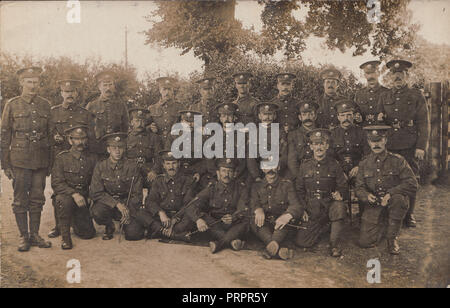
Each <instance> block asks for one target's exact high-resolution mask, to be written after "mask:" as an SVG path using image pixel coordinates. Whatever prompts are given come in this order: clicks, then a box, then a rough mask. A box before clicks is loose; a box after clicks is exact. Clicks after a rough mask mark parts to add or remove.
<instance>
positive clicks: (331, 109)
mask: <svg viewBox="0 0 450 308" xmlns="http://www.w3.org/2000/svg"><path fill="white" fill-rule="evenodd" d="M342 99H345V97H343V96H339V95H335V96H329V95H326V94H324V95H323V96H322V97H321V98H320V99H319V101H318V104H319V110H318V112H317V123H318V124H319V126H320V127H322V128H326V129H331V128H334V127H337V126H338V125H339V120H338V118H337V113H336V107H335V105H336V102H338V101H340V100H342Z"/></svg>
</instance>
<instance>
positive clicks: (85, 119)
mask: <svg viewBox="0 0 450 308" xmlns="http://www.w3.org/2000/svg"><path fill="white" fill-rule="evenodd" d="M58 84H59V86H60V88H61V96H62V97H63V99H64V101H63V103H62V104H60V105H57V106H54V107H52V109H51V116H50V124H51V126H50V133H51V136H52V138H51V144H52V153H51V154H52V155H51V157H52V159H51V160H50V163H51V164H52V163H53V161H54V158H55V157H56V155H58V153H60V152H62V151H67V150H69V149H70V148H71V145H70V144H69V141H68V140H66V138H65V134H64V132H65V131H66V130H67V129H69V128H71V127H74V126H78V125H86V126H87V127H88V144H89V145H90V147H91V148H92V147H93V146H94V145H95V134H94V118H93V115H92V113H90V112H89V111H87V110H86V109H85V108H83V107H81V106H80V104H79V102H78V101H77V98H78V97H79V88H80V86H81V81H79V80H73V79H64V80H59V81H58ZM88 144H87V145H88ZM52 203H53V207H54V214H55V223H56V224H55V228H53V230H52V231H51V232H50V233H49V234H48V237H50V238H55V237H58V236H59V235H60V232H59V229H60V228H59V218H58V217H59V215H58V214H57V207H56V206H55V205H56V203H55V196H54V195H53V196H52Z"/></svg>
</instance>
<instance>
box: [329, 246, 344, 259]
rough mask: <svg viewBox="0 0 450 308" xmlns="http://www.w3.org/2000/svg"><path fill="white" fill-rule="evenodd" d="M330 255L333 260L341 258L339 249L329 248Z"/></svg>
mask: <svg viewBox="0 0 450 308" xmlns="http://www.w3.org/2000/svg"><path fill="white" fill-rule="evenodd" d="M330 255H331V256H332V257H333V258H339V257H340V256H342V251H341V249H340V248H339V247H331V249H330Z"/></svg>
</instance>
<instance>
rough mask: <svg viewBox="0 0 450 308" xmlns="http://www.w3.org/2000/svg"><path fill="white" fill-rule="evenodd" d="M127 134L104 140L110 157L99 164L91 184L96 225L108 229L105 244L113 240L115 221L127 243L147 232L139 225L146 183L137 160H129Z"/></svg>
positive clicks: (111, 135) (107, 137) (105, 234)
mask: <svg viewBox="0 0 450 308" xmlns="http://www.w3.org/2000/svg"><path fill="white" fill-rule="evenodd" d="M126 138H127V134H126V133H112V134H108V135H105V136H104V137H103V139H104V141H105V143H106V145H107V147H106V150H107V151H108V153H109V157H108V158H107V159H105V160H103V161H100V162H98V163H97V165H96V166H95V169H94V174H93V176H92V181H91V189H90V192H89V196H90V197H91V199H92V200H93V201H94V204H93V206H92V208H91V214H92V217H93V218H94V220H95V222H96V223H97V224H99V225H102V226H105V233H104V235H103V240H111V239H112V238H113V236H114V235H113V234H114V231H115V227H114V222H113V219H114V220H118V221H120V224H121V225H122V226H123V229H124V231H125V239H126V240H130V241H138V240H141V239H143V238H144V231H145V230H144V229H143V228H142V227H141V226H140V224H138V223H137V221H136V219H135V218H136V214H137V212H138V210H139V209H140V208H141V206H142V197H143V196H142V189H143V179H142V176H141V171H140V168H139V166H138V164H137V163H136V161H134V160H129V159H127V158H126V157H125V150H126V145H127V144H126Z"/></svg>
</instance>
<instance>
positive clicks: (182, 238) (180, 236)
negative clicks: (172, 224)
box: [170, 232, 191, 242]
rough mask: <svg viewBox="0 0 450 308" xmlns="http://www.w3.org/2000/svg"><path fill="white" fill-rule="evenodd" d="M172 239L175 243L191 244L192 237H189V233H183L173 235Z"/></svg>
mask: <svg viewBox="0 0 450 308" xmlns="http://www.w3.org/2000/svg"><path fill="white" fill-rule="evenodd" d="M170 238H171V239H172V240H175V241H180V242H190V241H191V237H190V236H189V233H188V232H182V233H173V234H172V235H171V236H170Z"/></svg>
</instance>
